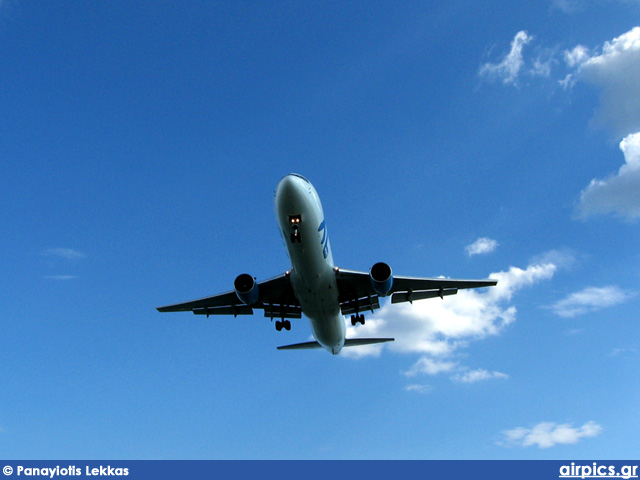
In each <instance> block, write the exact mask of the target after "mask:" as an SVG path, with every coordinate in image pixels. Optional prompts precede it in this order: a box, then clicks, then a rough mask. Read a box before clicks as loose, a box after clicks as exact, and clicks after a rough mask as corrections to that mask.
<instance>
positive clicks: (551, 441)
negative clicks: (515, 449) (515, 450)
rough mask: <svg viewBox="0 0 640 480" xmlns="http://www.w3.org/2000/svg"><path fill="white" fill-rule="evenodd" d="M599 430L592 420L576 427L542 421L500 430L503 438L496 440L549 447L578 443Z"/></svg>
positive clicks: (504, 443)
mask: <svg viewBox="0 0 640 480" xmlns="http://www.w3.org/2000/svg"><path fill="white" fill-rule="evenodd" d="M601 432H602V427H601V426H600V425H598V424H597V423H596V422H594V421H590V422H587V423H585V424H584V425H582V426H581V427H577V428H576V427H573V426H572V425H571V424H569V423H563V424H557V423H553V422H542V423H539V424H537V425H535V426H534V427H532V428H524V427H518V428H514V429H513V430H506V431H504V432H502V433H503V435H504V440H503V441H500V442H498V445H501V446H513V445H519V446H522V447H531V446H534V445H537V446H538V448H550V447H553V446H555V445H559V444H573V443H578V442H579V441H580V440H582V439H583V438H590V437H596V436H598V435H600V433H601Z"/></svg>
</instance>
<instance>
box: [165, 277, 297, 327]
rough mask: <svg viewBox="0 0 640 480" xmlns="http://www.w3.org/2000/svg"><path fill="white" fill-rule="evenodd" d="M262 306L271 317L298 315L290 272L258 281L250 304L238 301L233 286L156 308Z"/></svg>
mask: <svg viewBox="0 0 640 480" xmlns="http://www.w3.org/2000/svg"><path fill="white" fill-rule="evenodd" d="M255 308H257V309H262V310H264V316H265V317H270V318H301V317H302V309H301V308H300V304H299V303H298V300H297V299H296V296H295V294H294V293H293V288H292V287H291V282H290V280H289V276H288V275H287V274H286V273H284V274H282V275H279V276H277V277H274V278H271V279H269V280H264V281H262V282H259V283H258V300H257V302H256V303H254V304H253V305H247V304H245V303H243V302H242V301H240V299H239V298H238V296H237V295H236V293H235V291H234V290H231V291H230V292H225V293H220V294H218V295H213V296H211V297H205V298H200V299H198V300H191V301H189V302H183V303H177V304H174V305H167V306H164V307H158V309H157V310H158V311H159V312H193V313H194V314H196V315H207V316H209V315H234V316H237V315H252V314H253V309H255Z"/></svg>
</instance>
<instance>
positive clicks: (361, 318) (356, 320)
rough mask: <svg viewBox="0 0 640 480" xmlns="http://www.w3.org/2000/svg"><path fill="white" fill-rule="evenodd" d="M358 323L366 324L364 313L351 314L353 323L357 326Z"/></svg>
mask: <svg viewBox="0 0 640 480" xmlns="http://www.w3.org/2000/svg"><path fill="white" fill-rule="evenodd" d="M358 323H361V324H362V325H364V315H351V325H353V326H354V327H355V326H356V325H357V324H358Z"/></svg>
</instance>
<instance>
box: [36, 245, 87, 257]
mask: <svg viewBox="0 0 640 480" xmlns="http://www.w3.org/2000/svg"><path fill="white" fill-rule="evenodd" d="M42 254H43V255H45V256H47V257H57V258H63V259H65V260H80V259H82V258H86V255H85V254H84V253H82V252H80V251H78V250H74V249H73V248H62V247H57V248H48V249H46V250H45V251H44V252H43V253H42Z"/></svg>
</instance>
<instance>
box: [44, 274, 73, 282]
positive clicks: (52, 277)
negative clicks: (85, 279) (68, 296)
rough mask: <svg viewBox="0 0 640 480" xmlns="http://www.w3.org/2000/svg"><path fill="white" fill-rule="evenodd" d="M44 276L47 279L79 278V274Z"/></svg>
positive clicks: (64, 279)
mask: <svg viewBox="0 0 640 480" xmlns="http://www.w3.org/2000/svg"><path fill="white" fill-rule="evenodd" d="M42 278H44V279H46V280H58V281H66V280H74V279H76V278H78V276H77V275H45V276H44V277H42Z"/></svg>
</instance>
